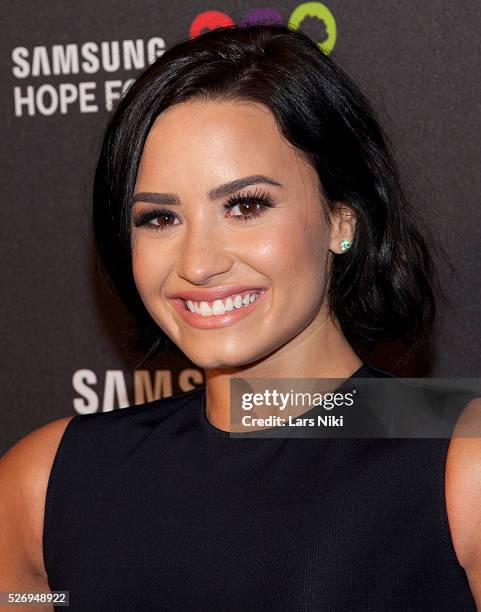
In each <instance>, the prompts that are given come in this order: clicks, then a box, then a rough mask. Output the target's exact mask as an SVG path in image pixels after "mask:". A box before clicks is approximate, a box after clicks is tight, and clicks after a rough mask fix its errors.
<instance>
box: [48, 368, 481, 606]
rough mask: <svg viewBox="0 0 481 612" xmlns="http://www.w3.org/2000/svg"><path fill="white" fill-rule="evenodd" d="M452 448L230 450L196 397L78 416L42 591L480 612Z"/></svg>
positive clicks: (59, 473) (278, 442)
mask: <svg viewBox="0 0 481 612" xmlns="http://www.w3.org/2000/svg"><path fill="white" fill-rule="evenodd" d="M390 376H391V375H390V374H389V373H387V372H384V371H383V370H380V369H378V368H374V367H373V366H371V365H369V364H364V365H363V366H361V368H359V370H357V371H356V372H355V373H354V374H353V376H352V377H351V378H355V377H390ZM347 380H350V379H347ZM449 440H450V438H432V439H430V438H418V439H416V438H397V439H396V438H364V439H363V438H358V439H328V438H325V439H305V438H289V437H284V438H252V439H242V438H232V437H231V436H230V435H229V433H228V432H225V431H223V430H220V429H218V428H216V427H215V426H214V425H212V424H211V423H210V422H209V421H208V419H207V418H206V413H205V387H200V388H196V389H194V390H192V391H189V392H187V393H183V394H181V395H177V396H173V397H169V398H163V399H160V400H157V401H153V402H149V403H147V404H143V405H141V406H131V407H129V408H124V409H119V410H114V411H112V412H106V413H94V414H85V415H78V416H75V417H74V418H73V419H72V420H71V421H70V423H69V424H68V426H67V428H66V430H65V433H64V435H63V437H62V440H61V442H60V445H59V447H58V450H57V453H56V456H55V460H54V463H53V466H52V471H51V474H50V479H49V483H48V488H47V498H46V508H45V521H44V531H43V546H44V560H45V566H46V570H47V573H48V580H49V586H50V588H51V590H68V591H69V598H70V608H69V609H70V610H71V611H72V612H77V611H79V612H97V611H98V612H100V611H101V612H107V611H112V612H113V611H115V612H121V611H126V612H127V611H128V612H132V611H136V610H142V611H151V610H160V611H166V612H184V611H185V612H187V611H189V612H193V611H195V612H204V611H212V612H224V611H226V612H261V611H262V612H266V611H267V612H269V611H282V612H301V611H302V612H358V611H359V612H361V611H362V612H388V611H396V612H401V611H402V612H409V611H416V612H428V611H433V612H434V611H436V612H453V611H456V612H461V611H462V612H475V611H476V606H475V603H474V600H473V596H472V594H471V591H470V589H469V585H468V581H467V577H466V574H465V572H464V570H463V568H462V567H461V565H460V564H459V563H458V561H457V558H456V554H455V550H454V547H453V543H452V539H451V535H450V531H449V524H448V517H447V512H446V506H445V494H444V470H445V461H446V454H447V450H448V445H449ZM55 609H61V608H60V607H58V608H55ZM62 609H63V608H62Z"/></svg>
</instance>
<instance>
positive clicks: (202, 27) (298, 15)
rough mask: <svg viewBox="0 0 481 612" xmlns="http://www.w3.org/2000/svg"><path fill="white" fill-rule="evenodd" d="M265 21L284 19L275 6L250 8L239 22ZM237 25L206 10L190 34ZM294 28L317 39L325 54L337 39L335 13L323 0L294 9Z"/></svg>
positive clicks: (291, 24) (290, 23) (290, 22)
mask: <svg viewBox="0 0 481 612" xmlns="http://www.w3.org/2000/svg"><path fill="white" fill-rule="evenodd" d="M262 23H278V24H283V23H285V19H284V17H283V16H282V15H281V13H280V12H279V11H278V10H276V9H273V8H268V7H263V8H255V9H250V10H249V11H248V12H247V13H246V14H245V15H244V17H243V18H242V19H241V20H240V22H239V24H238V25H239V26H247V25H254V24H262ZM229 25H235V24H234V21H233V20H232V18H231V17H230V16H229V15H227V14H226V13H223V12H222V11H204V12H202V13H199V14H198V15H197V16H196V17H195V19H194V20H193V21H192V24H191V26H190V31H189V35H190V37H191V38H195V37H196V36H199V34H202V32H204V31H206V30H215V29H216V28H221V27H224V26H229ZM287 27H288V28H290V29H291V30H299V29H301V30H302V31H303V32H305V33H306V34H307V35H308V36H309V37H310V38H311V39H312V40H315V41H316V42H317V44H318V46H319V48H320V49H321V51H323V52H324V53H325V54H326V55H329V53H331V51H332V50H333V49H334V46H335V44H336V39H337V27H336V20H335V18H334V15H333V14H332V13H331V11H330V10H329V9H328V7H327V6H326V5H325V4H323V3H322V2H303V3H302V4H299V6H297V7H296V8H295V9H294V10H293V11H292V13H291V15H290V17H289V18H288V20H287Z"/></svg>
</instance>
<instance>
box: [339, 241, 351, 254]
mask: <svg viewBox="0 0 481 612" xmlns="http://www.w3.org/2000/svg"><path fill="white" fill-rule="evenodd" d="M339 246H340V247H341V251H342V252H343V253H344V251H347V249H348V248H349V247H350V246H351V243H350V242H349V240H341V242H340V243H339Z"/></svg>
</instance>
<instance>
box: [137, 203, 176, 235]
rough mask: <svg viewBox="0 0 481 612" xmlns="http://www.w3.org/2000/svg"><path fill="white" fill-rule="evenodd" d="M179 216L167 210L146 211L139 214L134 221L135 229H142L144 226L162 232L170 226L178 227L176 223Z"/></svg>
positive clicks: (154, 209)
mask: <svg viewBox="0 0 481 612" xmlns="http://www.w3.org/2000/svg"><path fill="white" fill-rule="evenodd" d="M176 220H177V216H176V215H174V214H173V213H172V211H170V210H167V209H166V208H161V209H160V210H159V209H158V208H152V209H151V210H144V211H143V212H141V213H140V214H138V215H137V216H136V217H135V218H134V221H133V225H134V227H142V226H143V225H145V226H147V227H149V228H151V229H155V230H162V229H164V228H165V227H167V226H169V225H178V224H176V223H175V221H176Z"/></svg>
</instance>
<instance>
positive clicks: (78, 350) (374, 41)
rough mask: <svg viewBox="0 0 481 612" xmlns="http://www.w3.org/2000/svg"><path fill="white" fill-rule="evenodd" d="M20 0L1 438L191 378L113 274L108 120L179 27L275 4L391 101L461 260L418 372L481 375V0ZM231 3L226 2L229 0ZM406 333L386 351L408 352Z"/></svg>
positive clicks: (377, 359)
mask: <svg viewBox="0 0 481 612" xmlns="http://www.w3.org/2000/svg"><path fill="white" fill-rule="evenodd" d="M269 7H270V8H267V9H266V8H264V9H263V10H259V9H257V7H256V5H255V4H252V3H249V2H244V1H242V0H237V1H236V2H224V3H223V4H218V5H216V6H215V7H214V8H213V5H210V4H204V3H202V2H198V1H195V0H191V1H188V2H181V3H178V4H174V3H167V2H162V1H160V0H159V1H157V2H154V1H152V0H136V2H127V1H125V0H115V1H113V0H108V1H105V0H104V1H102V2H93V1H92V0H79V1H76V2H65V1H64V0H49V1H48V2H42V3H38V2H36V1H35V0H28V1H27V0H23V1H22V0H19V1H17V2H15V3H7V4H4V5H3V6H2V12H3V13H4V14H3V20H2V21H3V24H4V25H3V28H2V37H1V41H0V46H1V54H0V62H1V64H0V72H1V83H2V87H1V96H2V102H3V104H2V109H3V111H2V118H1V121H2V122H3V125H2V144H3V146H2V152H1V161H2V170H3V172H2V175H3V189H2V192H3V204H2V213H3V214H2V223H1V231H2V236H1V237H2V240H1V247H2V268H3V269H2V280H3V309H2V310H3V316H2V323H3V329H2V340H3V349H2V351H1V355H2V366H1V373H2V406H1V413H0V419H1V421H0V423H1V431H0V452H3V451H5V450H6V449H7V448H9V447H10V446H11V445H12V444H13V443H14V442H15V441H16V440H17V439H19V438H20V437H21V436H23V435H24V434H26V433H27V432H29V431H31V430H33V429H34V428H36V427H38V426H40V425H42V424H44V423H47V422H49V421H51V420H53V419H55V418H58V417H61V416H65V415H68V414H76V413H81V412H91V411H96V410H111V409H116V408H118V407H122V406H125V405H126V404H132V403H139V402H141V401H144V400H147V399H151V398H153V397H158V396H163V395H169V394H171V393H178V392H180V391H182V390H188V389H189V388H191V387H192V386H193V385H197V384H200V383H202V382H203V377H202V372H201V371H200V370H199V369H198V368H196V367H195V366H194V365H192V364H191V363H189V362H188V361H187V360H186V358H185V357H183V356H182V355H181V354H180V353H179V352H178V351H174V352H172V353H169V354H168V355H165V356H164V357H163V358H162V359H160V360H157V361H156V362H155V363H151V364H149V366H148V368H147V367H145V368H143V369H142V370H136V371H134V369H133V365H132V364H133V362H132V361H131V360H130V359H129V356H128V355H127V352H126V350H125V347H124V345H123V340H122V334H123V332H124V330H128V329H129V326H130V319H129V317H128V315H127V314H126V313H125V312H124V311H123V310H122V309H121V308H120V306H119V305H118V304H117V303H116V302H115V300H114V299H113V298H111V297H109V296H108V294H106V292H105V291H104V289H103V288H102V286H101V285H100V283H99V282H98V281H97V280H96V274H95V266H94V256H93V249H92V238H91V231H90V221H89V206H90V192H91V183H92V173H93V169H94V165H95V161H96V155H97V151H98V148H99V144H100V139H101V134H102V130H103V127H104V126H105V123H106V121H107V119H108V116H109V112H110V111H109V110H108V109H109V106H111V105H114V104H115V101H116V99H117V98H118V96H119V95H120V91H121V89H122V86H124V85H125V84H126V83H128V80H129V79H132V78H135V76H136V74H138V73H139V71H140V70H141V69H142V67H143V66H145V65H146V63H147V62H148V61H151V59H152V58H153V56H154V55H155V54H159V53H162V50H163V49H165V48H168V47H169V46H171V45H172V44H174V43H175V42H177V41H178V40H181V39H183V38H186V37H188V36H191V35H195V34H196V33H198V32H201V31H203V29H204V28H210V27H215V26H216V25H223V24H225V23H236V24H241V23H245V22H248V21H252V19H259V18H260V19H262V18H263V17H265V16H266V15H269V17H270V18H272V17H273V16H276V17H277V18H278V19H279V20H280V21H282V22H283V23H286V24H287V23H292V22H293V20H297V22H299V20H301V19H302V22H301V23H300V26H299V27H301V29H302V30H304V31H305V32H306V33H308V34H309V35H310V36H311V37H312V38H314V39H315V40H316V41H318V42H320V43H324V44H325V45H327V46H330V47H332V50H331V55H332V57H333V58H334V59H335V60H336V61H338V62H339V63H340V64H341V65H342V66H343V67H344V68H345V69H346V70H347V71H348V72H349V73H350V74H351V76H353V77H354V78H355V79H356V80H357V81H358V83H359V84H360V85H361V87H362V88H363V89H364V91H365V92H366V94H367V95H368V97H370V99H371V100H372V101H373V103H374V105H375V107H376V108H377V110H378V113H379V116H380V119H381V121H382V122H383V124H384V126H385V127H386V129H387V132H388V134H389V135H390V137H391V139H392V141H393V143H394V146H395V153H396V155H397V158H398V160H399V162H400V166H401V170H402V175H403V178H404V182H405V184H406V187H407V191H408V193H409V194H410V195H411V198H412V199H413V200H414V202H415V204H416V206H417V207H419V209H421V210H422V212H423V214H425V216H426V218H427V219H428V222H429V224H430V225H431V227H432V228H433V230H434V231H435V232H436V233H437V234H438V235H439V236H440V238H441V240H442V242H443V243H444V246H445V248H446V250H447V251H448V253H449V254H450V256H451V258H452V261H453V263H454V265H455V266H456V270H455V274H454V275H447V274H444V273H445V271H443V274H444V284H445V287H446V291H447V293H448V295H449V298H450V300H451V307H449V308H448V307H447V306H446V305H444V306H442V310H441V317H440V320H439V323H438V326H437V332H436V338H435V343H434V347H433V352H432V355H431V356H430V357H429V358H428V356H426V355H419V356H418V357H417V358H416V359H415V360H414V361H413V362H412V363H411V364H410V365H409V366H406V367H405V368H404V370H402V371H400V373H401V374H403V375H407V376H410V375H412V376H423V375H430V376H435V377H460V378H462V377H478V376H480V359H479V358H480V345H479V328H480V314H479V312H480V305H481V299H480V292H479V276H480V274H479V273H480V267H481V265H480V255H479V253H480V246H481V240H480V233H481V230H480V215H479V212H478V211H479V206H480V203H479V196H480V193H481V189H480V186H481V185H480V183H481V178H480V173H479V168H478V148H479V140H480V138H479V137H480V124H481V117H480V110H481V108H480V107H481V95H480V94H481V92H480V81H481V77H480V75H481V70H480V69H481V59H480V50H479V32H480V31H481V11H480V10H479V4H478V3H477V2H474V1H472V2H469V1H468V0H458V1H457V2H456V3H452V2H446V1H445V2H441V1H439V0H438V1H435V0H432V1H430V2H426V3H417V2H414V1H409V0H408V1H405V2H398V1H397V0H382V1H381V0H370V1H369V2H365V1H360V0H358V1H355V0H342V1H341V0H328V1H327V2H326V4H321V3H310V4H309V5H305V4H303V3H301V2H297V3H296V2H282V3H281V2H274V1H272V2H271V3H270V4H269ZM214 9H215V10H214ZM400 350H402V347H398V346H397V345H385V346H380V347H378V348H377V349H376V351H375V352H373V354H372V356H371V361H372V362H373V363H374V364H375V365H378V366H380V367H384V368H386V369H390V367H391V364H392V362H393V358H394V357H395V356H396V354H397V353H399V351H400Z"/></svg>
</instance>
